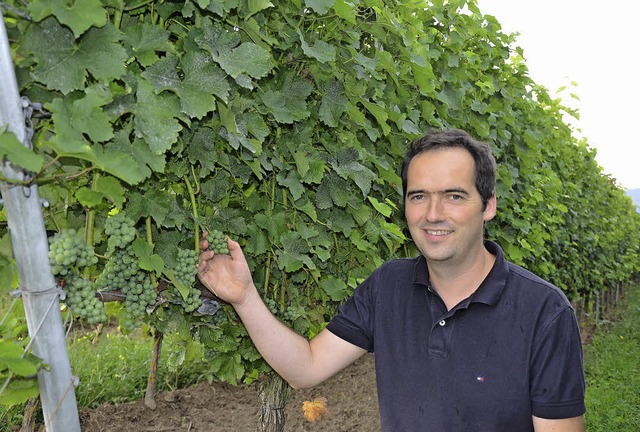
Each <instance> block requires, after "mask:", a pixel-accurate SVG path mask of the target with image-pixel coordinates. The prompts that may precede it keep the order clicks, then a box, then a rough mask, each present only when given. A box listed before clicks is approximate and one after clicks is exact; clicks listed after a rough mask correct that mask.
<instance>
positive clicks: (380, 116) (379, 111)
mask: <svg viewBox="0 0 640 432" xmlns="http://www.w3.org/2000/svg"><path fill="white" fill-rule="evenodd" d="M361 102H362V104H363V105H364V106H365V107H366V108H367V110H368V111H369V112H370V113H371V114H373V116H374V117H375V118H376V120H377V121H378V124H379V125H380V127H381V128H382V132H383V133H384V135H388V134H389V132H391V127H390V126H389V125H388V124H387V120H388V119H389V114H387V111H386V110H385V108H384V107H382V106H379V105H376V104H374V103H371V102H368V101H365V100H362V101H361Z"/></svg>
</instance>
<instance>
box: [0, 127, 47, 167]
mask: <svg viewBox="0 0 640 432" xmlns="http://www.w3.org/2000/svg"><path fill="white" fill-rule="evenodd" d="M5 158H6V160H8V161H9V162H11V163H12V164H14V165H16V166H19V167H21V168H24V169H26V170H29V171H33V172H38V171H40V170H41V169H42V167H43V166H44V157H42V155H39V154H36V153H34V152H33V150H31V149H30V148H28V147H25V146H24V144H22V143H21V142H20V141H19V140H18V138H17V137H16V136H15V135H14V134H13V133H12V132H7V131H4V132H2V133H0V160H2V159H5Z"/></svg>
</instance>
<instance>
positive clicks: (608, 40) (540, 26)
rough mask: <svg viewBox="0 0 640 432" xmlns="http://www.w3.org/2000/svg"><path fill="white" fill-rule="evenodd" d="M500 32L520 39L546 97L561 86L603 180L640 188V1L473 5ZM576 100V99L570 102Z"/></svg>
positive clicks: (487, 1)
mask: <svg viewBox="0 0 640 432" xmlns="http://www.w3.org/2000/svg"><path fill="white" fill-rule="evenodd" d="M478 7H479V8H480V11H481V12H482V13H483V14H484V15H487V14H488V15H493V16H494V17H496V19H497V20H498V22H499V23H500V24H501V25H502V29H503V31H504V32H505V33H519V36H517V39H516V45H518V46H520V47H521V48H522V49H523V50H524V57H525V63H526V65H527V67H528V68H529V74H530V76H531V78H532V79H533V80H534V81H535V82H536V83H538V84H541V85H543V86H545V87H546V88H547V89H548V90H549V91H550V93H551V94H555V93H556V91H557V90H558V89H559V88H560V87H562V86H571V82H572V81H573V82H575V83H576V86H575V87H572V88H570V91H565V92H563V93H561V95H564V94H566V96H563V98H562V100H563V102H564V104H565V105H566V106H569V107H572V108H577V109H578V110H579V113H580V119H579V120H578V121H577V122H576V123H575V126H576V127H577V128H579V129H580V130H581V132H579V133H581V134H582V135H578V136H584V137H585V138H586V139H587V141H588V143H589V146H590V147H591V148H594V149H596V151H597V154H596V161H597V162H598V164H599V165H600V166H601V167H602V168H603V173H604V174H608V175H610V176H611V177H613V178H615V179H616V180H617V181H618V183H619V184H620V185H621V186H622V187H623V188H624V189H637V188H640V131H638V130H635V127H636V126H640V75H639V74H638V69H637V64H638V53H639V49H640V30H638V17H639V16H640V1H638V0H612V1H609V2H603V1H601V0H478ZM569 93H574V94H576V95H577V96H578V97H579V100H577V101H576V100H574V99H571V98H570V96H569Z"/></svg>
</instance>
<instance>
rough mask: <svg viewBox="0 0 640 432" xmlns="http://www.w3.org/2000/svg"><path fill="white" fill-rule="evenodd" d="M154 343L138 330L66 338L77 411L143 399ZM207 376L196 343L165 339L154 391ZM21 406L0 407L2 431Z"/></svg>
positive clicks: (0, 310) (18, 418)
mask: <svg viewBox="0 0 640 432" xmlns="http://www.w3.org/2000/svg"><path fill="white" fill-rule="evenodd" d="M4 306H5V305H4V304H0V315H3V314H4V312H3V311H6V308H3V307H4ZM6 306H7V307H8V305H6ZM153 343H154V341H153V337H151V336H148V335H144V334H143V333H142V332H140V331H138V332H135V333H132V334H129V335H125V334H122V333H120V332H118V331H113V330H111V331H109V332H103V333H102V334H101V335H100V337H98V338H97V339H96V340H94V334H93V333H86V332H84V333H79V334H76V335H72V336H70V343H69V344H68V353H69V362H70V363H71V371H72V373H73V375H74V376H77V377H78V381H79V383H78V385H77V386H76V388H75V395H76V402H77V405H78V407H89V408H93V407H96V406H98V405H100V404H102V403H106V402H109V403H122V402H129V401H135V400H139V399H143V398H144V395H145V391H146V387H147V377H148V375H149V364H150V361H151V353H152V350H153ZM211 376H212V375H211V373H210V372H209V371H208V363H207V362H206V359H205V352H204V349H203V347H202V346H201V345H200V344H197V343H194V342H193V341H192V339H187V340H185V339H181V338H179V337H178V336H177V335H168V336H166V337H165V338H164V340H163V344H162V353H161V356H160V364H159V367H158V382H157V386H156V389H157V391H164V390H171V389H175V388H184V387H188V386H190V385H193V384H196V383H197V382H201V381H204V380H206V379H209V378H210V377H211ZM25 405H26V404H22V405H18V406H14V407H10V408H7V407H3V406H0V432H5V431H10V430H12V428H13V427H14V426H19V425H20V424H21V423H22V417H23V415H24V407H25Z"/></svg>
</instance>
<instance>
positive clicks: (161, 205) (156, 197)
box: [127, 189, 171, 226]
mask: <svg viewBox="0 0 640 432" xmlns="http://www.w3.org/2000/svg"><path fill="white" fill-rule="evenodd" d="M128 198H129V204H128V205H127V213H128V214H129V216H130V217H131V218H132V219H133V220H138V219H139V218H141V217H148V216H150V217H151V218H153V220H154V221H155V222H156V224H157V225H158V226H162V224H163V223H164V221H165V218H166V217H167V215H168V214H169V212H170V211H171V204H170V199H169V197H168V195H167V192H164V191H161V190H158V189H153V190H150V191H147V192H146V193H145V194H144V195H142V194H140V193H138V192H132V193H131V194H130V196H129V197H128Z"/></svg>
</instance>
